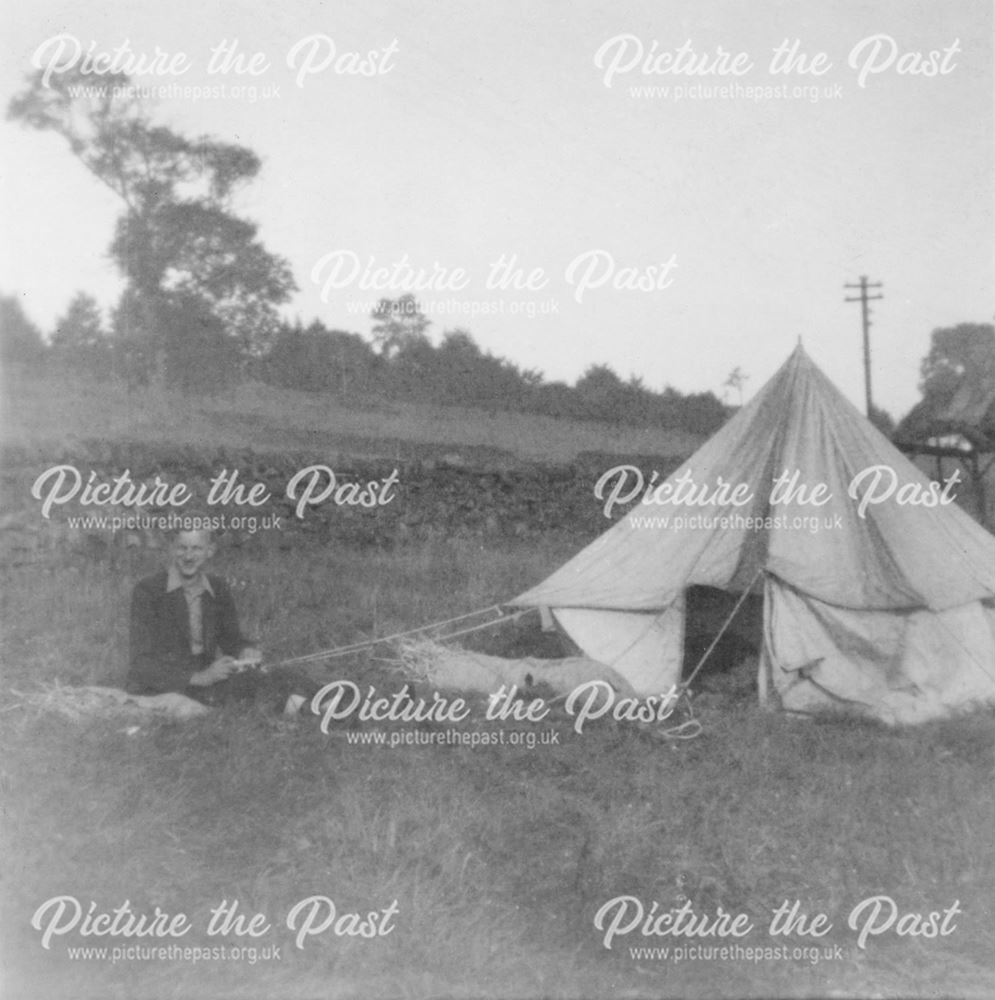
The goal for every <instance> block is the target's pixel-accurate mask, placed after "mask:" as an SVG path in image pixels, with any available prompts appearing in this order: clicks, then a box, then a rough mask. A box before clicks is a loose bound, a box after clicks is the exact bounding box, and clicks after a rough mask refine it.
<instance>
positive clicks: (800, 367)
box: [511, 344, 995, 722]
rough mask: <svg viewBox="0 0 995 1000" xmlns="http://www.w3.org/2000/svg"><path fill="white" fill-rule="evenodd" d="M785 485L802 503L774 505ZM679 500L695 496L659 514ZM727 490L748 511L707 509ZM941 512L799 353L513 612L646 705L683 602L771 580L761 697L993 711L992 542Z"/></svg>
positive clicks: (893, 712)
mask: <svg viewBox="0 0 995 1000" xmlns="http://www.w3.org/2000/svg"><path fill="white" fill-rule="evenodd" d="M778 477H782V478H784V479H787V480H793V482H794V483H795V485H797V486H802V487H804V488H805V490H806V491H807V495H806V496H805V497H799V496H797V494H796V496H795V497H794V498H792V499H791V500H790V501H788V502H782V503H774V504H772V503H771V490H772V487H773V485H774V482H775V479H777V478H778ZM875 480H876V481H877V489H876V492H875V493H874V494H873V496H872V499H873V501H874V502H870V500H868V502H867V503H866V504H864V509H863V511H861V499H862V498H864V499H866V494H867V491H868V490H869V489H870V487H871V486H872V484H873V483H874V482H875ZM681 483H684V489H685V491H687V490H688V489H689V488H690V486H691V484H693V485H694V487H695V488H696V489H697V491H698V495H697V496H695V497H692V498H691V500H689V501H685V502H683V503H681V504H674V503H661V502H659V501H660V500H665V499H666V498H667V497H668V496H672V495H673V494H672V492H671V493H669V494H668V492H667V491H668V490H671V491H672V490H673V489H676V488H677V486H678V485H679V484H681ZM722 483H726V484H734V485H735V484H741V483H742V484H748V487H749V489H748V490H745V491H743V492H745V494H746V497H747V499H746V502H744V503H741V504H740V505H738V506H736V505H732V504H727V505H726V506H722V507H720V506H716V505H713V504H710V503H708V502H707V500H708V494H709V493H711V492H713V491H714V490H715V488H716V487H717V486H720V485H721V484H722ZM819 484H822V485H823V491H822V494H821V495H817V496H816V497H815V500H817V501H822V502H820V503H812V502H805V501H806V499H811V493H812V491H813V490H814V489H815V487H816V486H818V485H819ZM891 484H894V490H893V491H892V492H891V494H890V495H888V496H887V497H886V496H885V495H884V494H885V487H886V486H890V485H891ZM653 490H654V491H656V487H655V486H654V487H653ZM851 490H852V491H853V493H851ZM899 499H902V500H904V502H902V503H900V502H899ZM939 499H940V494H939V491H938V490H937V489H936V488H935V487H931V485H930V482H929V480H928V479H927V478H926V477H925V476H924V475H923V474H922V473H921V472H920V470H919V469H917V468H916V467H915V466H914V465H913V464H912V463H911V462H910V461H909V460H908V459H906V458H905V456H904V455H902V454H901V452H899V451H898V450H897V449H896V448H895V447H894V446H893V445H892V444H891V443H890V442H889V441H888V440H887V439H886V438H885V437H884V436H883V435H882V434H880V433H879V432H878V431H877V430H876V429H875V428H874V427H873V426H872V425H871V424H870V423H869V422H868V421H867V420H865V419H864V417H863V416H862V415H861V414H860V413H859V412H858V411H857V410H856V409H855V408H854V407H853V406H852V405H851V404H850V403H849V402H848V401H847V400H846V399H845V398H844V397H843V396H842V395H841V394H840V393H839V391H838V390H837V389H836V388H835V387H834V386H833V385H832V383H831V382H830V381H829V380H828V379H827V378H826V377H825V375H823V374H822V372H820V371H819V369H818V368H816V366H815V365H814V364H813V363H812V361H811V360H810V359H809V357H808V355H807V354H806V353H805V351H804V350H803V349H802V347H801V345H800V344H799V346H798V348H797V349H796V350H795V351H794V353H793V354H792V355H791V357H790V358H789V359H788V360H787V362H786V363H785V364H784V365H783V367H782V368H781V369H780V370H779V371H778V372H777V373H776V374H775V375H774V377H773V378H772V379H771V380H770V381H769V382H768V383H767V385H765V386H764V387H763V389H761V391H760V392H759V393H758V394H757V396H756V397H755V398H754V399H753V400H752V401H751V402H750V403H749V404H748V405H746V406H745V407H743V409H742V410H740V411H739V413H737V414H736V415H735V416H734V417H733V418H732V419H731V420H730V421H729V422H728V423H727V424H726V425H725V426H724V427H723V428H722V429H721V430H720V431H719V432H718V433H717V434H715V435H714V436H713V437H712V438H711V439H710V440H709V441H707V442H706V443H705V444H704V445H703V446H702V447H701V448H700V449H699V450H698V451H697V452H695V454H694V455H692V456H691V458H689V459H688V460H687V461H686V462H685V463H684V464H683V465H682V466H681V467H680V468H678V469H677V470H676V471H675V472H674V473H673V475H671V476H670V478H669V479H668V480H667V481H666V484H665V486H664V488H663V490H661V491H656V492H649V493H647V496H646V499H645V500H644V502H643V503H641V504H639V505H638V506H637V507H636V508H634V509H633V510H632V511H631V512H630V513H628V514H626V515H625V516H623V517H622V518H621V519H620V520H619V521H618V522H617V523H616V524H615V525H614V526H613V527H611V528H610V529H609V530H608V531H606V532H605V533H604V534H603V535H602V536H601V537H600V538H598V539H597V540H595V541H594V542H593V543H592V544H591V545H589V546H587V548H585V549H583V550H582V551H581V552H579V553H578V554H577V555H576V556H575V557H574V558H573V559H571V560H570V561H569V562H568V563H566V565H564V566H563V567H561V568H560V569H559V570H557V571H556V572H555V573H553V575H552V576H550V577H549V578H548V579H547V580H545V581H543V582H542V583H540V584H538V585H537V586H535V587H533V588H532V589H531V590H528V591H526V592H525V593H524V594H521V595H520V596H519V597H517V598H516V599H515V600H514V601H512V602H511V603H512V604H513V605H516V606H520V607H531V606H538V607H545V608H549V609H552V610H553V612H554V615H555V617H556V620H557V621H558V622H559V624H560V625H561V627H562V628H563V629H564V630H565V631H566V632H567V633H568V634H569V635H570V636H571V637H572V638H573V639H574V641H575V642H576V643H577V644H578V645H579V646H580V648H581V649H582V650H584V652H585V653H586V654H587V655H588V656H591V657H594V658H596V659H600V660H602V662H605V663H607V664H609V665H611V666H612V667H614V668H615V669H616V670H618V672H619V673H620V674H622V675H623V676H624V677H626V679H627V680H628V681H629V682H630V683H631V684H632V686H633V687H634V688H635V689H636V690H637V691H640V692H644V693H646V694H650V693H658V692H660V691H661V690H666V689H667V688H668V687H669V686H670V685H671V684H672V683H674V682H675V680H676V679H677V678H679V676H680V657H681V649H682V643H683V623H684V604H683V594H684V592H685V590H686V589H687V588H688V587H690V586H692V585H696V584H697V585H708V586H712V587H718V588H721V589H724V590H729V591H733V592H742V590H743V589H744V588H747V587H751V586H752V585H753V584H754V583H758V582H759V581H760V580H763V581H764V582H763V591H764V596H765V622H766V626H765V637H764V646H763V656H762V670H761V675H762V678H763V680H764V686H765V687H766V689H767V690H768V692H773V693H776V694H777V695H779V696H780V698H781V701H782V703H783V704H784V706H785V707H787V708H791V709H794V710H798V711H810V710H813V709H815V708H818V707H822V706H826V705H831V704H846V703H851V704H854V705H858V706H862V708H863V709H864V710H865V711H867V712H869V713H871V714H873V715H876V716H878V717H880V718H883V719H886V720H888V721H891V722H896V721H898V722H905V721H910V722H917V721H921V720H922V719H925V718H931V717H935V716H939V715H944V714H948V713H949V712H951V711H953V710H955V709H957V708H958V707H960V706H964V705H967V704H973V703H976V702H982V701H995V640H993V634H995V537H993V536H992V535H990V534H989V533H988V532H986V531H985V530H984V529H983V528H982V527H981V526H980V525H979V524H977V523H976V522H975V521H973V520H972V519H971V518H970V517H969V516H968V515H967V514H966V513H964V511H962V510H961V509H960V508H959V507H957V506H956V505H953V504H952V503H940V502H939ZM702 501H705V502H702ZM914 501H919V502H914ZM922 501H925V502H922ZM927 504H931V505H927ZM862 514H863V516H861V515H862Z"/></svg>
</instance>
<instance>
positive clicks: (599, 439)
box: [2, 373, 701, 462]
mask: <svg viewBox="0 0 995 1000" xmlns="http://www.w3.org/2000/svg"><path fill="white" fill-rule="evenodd" d="M2 399H3V414H2V416H3V425H4V434H3V438H4V441H5V442H7V443H8V444H12V445H17V446H20V447H25V448H31V447H33V446H51V445H53V444H55V445H65V446H67V447H72V445H73V444H74V443H78V442H80V441H84V440H88V439H90V440H105V441H122V440H124V441H155V442H162V441H168V442H179V443H182V444H190V445H201V446H207V447H210V448H211V449H217V448H219V447H235V448H244V447H252V448H254V449H255V450H256V451H264V452H265V451H271V450H276V449H284V450H288V451H297V450H311V451H314V452H316V453H317V454H322V455H327V456H329V457H332V456H333V455H334V453H335V452H336V451H341V452H342V453H345V454H348V455H351V456H353V457H366V456H374V457H385V458H403V457H404V456H405V455H406V454H408V453H409V452H410V449H411V448H412V447H413V446H417V445H431V446H432V447H433V448H435V449H436V450H437V451H439V453H442V452H445V451H446V450H453V451H456V452H458V453H459V452H461V451H462V452H464V453H465V454H466V455H468V456H471V457H474V456H479V457H481V458H484V459H486V460H489V461H491V462H494V461H502V460H504V461H513V460H526V461H527V460H539V461H549V462H568V461H570V460H572V459H573V458H575V457H576V456H577V455H578V454H580V453H582V452H585V451H595V452H609V453H620V454H625V453H629V454H649V455H664V456H669V455H687V454H689V453H690V452H691V451H693V450H694V448H695V447H696V445H697V444H698V443H699V442H700V440H701V439H700V438H699V437H697V436H695V435H693V434H688V433H685V432H683V431H661V430H660V429H659V428H639V427H627V426H613V425H609V424H602V423H596V422H593V421H592V422H581V421H570V420H559V419H555V418H553V417H542V416H537V415H535V414H532V415H528V414H518V413H511V412H508V411H501V410H498V411H484V410H464V409H460V408H458V407H448V406H447V407H443V406H430V405H427V404H416V403H405V402H393V401H386V400H382V399H355V398H350V399H339V398H335V397H330V396H328V395H322V394H316V393H307V392H295V391H292V390H288V389H276V388H273V387H272V386H267V385H263V384H262V383H258V382H252V383H246V384H243V385H240V386H237V387H236V388H234V389H231V390H227V391H225V392H224V393H223V394H221V395H219V396H217V397H198V398H195V399H190V398H185V397H183V396H181V395H180V394H179V393H176V392H171V391H168V390H164V389H161V388H152V389H144V390H134V391H129V390H128V389H127V388H126V387H125V386H124V385H123V384H121V383H118V382H113V381H112V382H93V381H88V380H79V379H74V378H71V377H69V376H61V377H60V376H52V375H49V376H45V377H38V376H36V375H35V376H33V375H30V374H28V375H25V374H20V375H19V376H18V377H10V375H9V373H8V377H7V378H6V379H4V384H3V393H2Z"/></svg>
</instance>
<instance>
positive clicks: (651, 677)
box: [553, 595, 684, 694]
mask: <svg viewBox="0 0 995 1000" xmlns="http://www.w3.org/2000/svg"><path fill="white" fill-rule="evenodd" d="M553 615H554V617H555V618H556V621H557V624H558V625H559V626H560V628H562V629H563V631H564V632H566V633H567V635H568V636H570V638H571V639H572V640H573V641H574V642H575V643H576V644H577V645H578V646H579V647H580V648H581V649H582V650H583V651H584V653H585V654H586V655H587V656H589V657H591V659H593V660H598V661H599V662H601V663H603V664H605V666H608V667H611V668H612V669H613V670H614V671H615V672H616V673H618V674H619V675H620V676H621V677H622V678H623V679H624V680H625V681H627V682H628V684H629V685H630V686H631V687H632V689H633V691H635V692H637V693H640V694H659V693H663V692H665V691H668V690H669V689H670V688H671V687H673V686H674V685H676V684H679V683H680V680H681V662H682V659H683V653H684V598H683V595H682V596H681V597H680V598H678V599H677V600H676V601H674V603H673V604H671V605H670V607H668V608H665V609H664V610H663V611H608V610H603V609H600V608H554V609H553Z"/></svg>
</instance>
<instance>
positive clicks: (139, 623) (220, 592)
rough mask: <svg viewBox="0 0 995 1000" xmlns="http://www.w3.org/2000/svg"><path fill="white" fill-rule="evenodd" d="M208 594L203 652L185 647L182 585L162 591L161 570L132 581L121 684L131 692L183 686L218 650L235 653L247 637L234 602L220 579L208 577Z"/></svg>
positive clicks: (186, 618)
mask: <svg viewBox="0 0 995 1000" xmlns="http://www.w3.org/2000/svg"><path fill="white" fill-rule="evenodd" d="M207 579H208V581H210V584H211V589H212V590H213V591H214V593H213V595H212V594H211V593H210V592H209V591H207V590H205V591H204V593H203V594H202V595H201V621H202V626H203V639H204V652H203V653H201V654H200V655H199V656H194V655H193V653H191V652H190V614H189V611H188V610H187V599H186V597H185V596H184V593H183V588H182V587H177V588H176V589H174V590H170V591H167V590H166V581H167V573H166V571H165V570H163V571H162V572H161V573H157V574H156V575H155V576H150V577H147V578H146V579H144V580H141V581H139V583H138V584H136V585H135V589H134V592H133V593H132V596H131V664H130V668H129V670H128V680H127V682H126V684H125V686H126V687H127V689H128V690H129V691H130V692H131V693H132V694H162V693H164V692H166V691H180V692H184V693H186V694H192V693H195V689H190V690H188V689H187V685H188V684H189V682H190V677H191V676H192V675H193V674H195V673H196V672H197V671H198V670H203V669H204V668H205V667H208V666H210V665H211V663H213V662H214V660H216V659H217V657H218V656H219V655H220V654H221V653H227V654H228V655H229V656H238V655H239V653H240V652H241V651H242V650H243V649H244V648H245V647H246V646H249V645H251V642H250V641H249V640H248V639H246V638H245V637H244V636H243V635H242V631H241V629H240V628H239V624H238V614H237V612H236V611H235V601H234V600H233V599H232V596H231V590H229V588H228V584H227V583H225V581H224V579H222V578H221V577H219V576H211V575H208V576H207Z"/></svg>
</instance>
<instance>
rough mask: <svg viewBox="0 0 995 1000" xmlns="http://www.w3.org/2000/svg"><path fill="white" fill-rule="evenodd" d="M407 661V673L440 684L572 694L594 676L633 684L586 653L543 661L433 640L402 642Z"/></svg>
mask: <svg viewBox="0 0 995 1000" xmlns="http://www.w3.org/2000/svg"><path fill="white" fill-rule="evenodd" d="M399 649H400V655H401V665H402V669H403V670H404V672H405V673H407V674H408V675H409V676H410V677H412V678H413V679H415V680H422V681H425V682H427V683H428V684H431V685H432V686H433V687H438V688H456V689H458V690H461V691H477V692H479V693H481V694H492V693H493V692H495V691H497V690H498V688H500V687H501V686H502V685H505V686H506V687H508V686H510V685H512V684H514V685H515V686H516V687H518V689H519V690H520V691H528V690H529V689H530V688H533V687H535V686H536V685H539V684H545V685H548V686H549V687H551V688H552V689H553V690H554V691H555V692H556V693H557V694H569V693H570V692H571V691H572V690H573V689H574V688H576V687H578V686H579V685H581V684H585V683H587V682H588V681H594V680H600V681H606V682H607V683H608V684H610V685H611V686H612V687H613V688H614V689H615V690H616V691H621V692H623V693H625V694H630V693H631V688H630V685H629V684H628V682H627V681H626V680H624V679H623V678H622V677H621V676H620V675H619V674H617V673H616V672H615V671H614V670H612V669H611V667H606V666H605V665H604V664H603V663H599V662H598V661H597V660H590V659H588V658H587V657H584V656H571V657H568V658H567V659H562V660H542V659H537V658H536V657H526V658H524V659H517V660H510V659H504V658H503V657H500V656H487V655H486V654H484V653H474V652H471V651H470V650H467V649H461V648H460V647H458V646H456V647H449V646H441V645H439V644H438V643H436V642H432V641H430V640H424V639H423V640H417V641H412V642H405V643H401V644H400V646H399Z"/></svg>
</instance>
